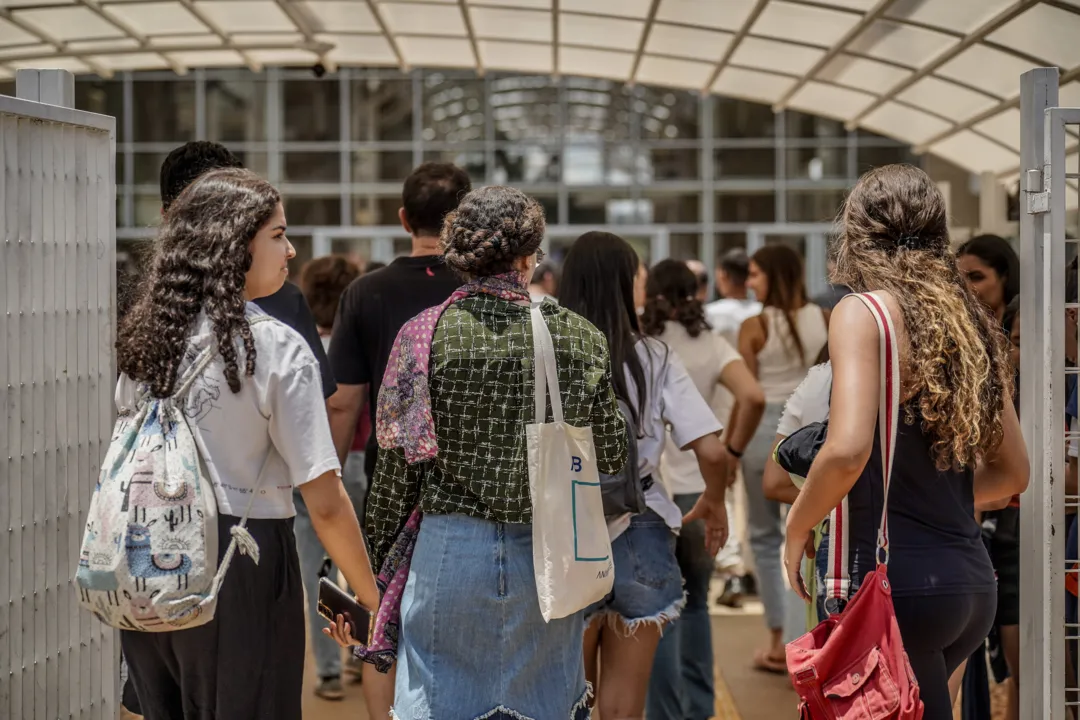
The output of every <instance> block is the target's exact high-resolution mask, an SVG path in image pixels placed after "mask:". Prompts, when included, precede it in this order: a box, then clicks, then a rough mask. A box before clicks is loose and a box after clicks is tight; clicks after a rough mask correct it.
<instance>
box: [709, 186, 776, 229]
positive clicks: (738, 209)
mask: <svg viewBox="0 0 1080 720" xmlns="http://www.w3.org/2000/svg"><path fill="white" fill-rule="evenodd" d="M714 219H715V220H716V222H722V223H761V222H766V223H768V222H774V221H775V220H776V194H775V193H774V192H773V191H772V190H765V191H762V192H750V191H747V192H740V193H724V194H722V195H717V196H716V213H715V218H714Z"/></svg>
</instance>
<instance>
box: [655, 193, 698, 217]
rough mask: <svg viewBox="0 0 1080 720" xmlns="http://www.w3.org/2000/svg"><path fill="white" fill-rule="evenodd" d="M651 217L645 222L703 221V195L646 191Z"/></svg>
mask: <svg viewBox="0 0 1080 720" xmlns="http://www.w3.org/2000/svg"><path fill="white" fill-rule="evenodd" d="M645 202H646V203H647V204H648V206H649V217H648V218H642V219H641V222H643V223H660V224H668V223H698V222H701V196H700V195H698V194H697V193H687V194H678V195H676V194H668V193H658V192H650V193H646V197H645Z"/></svg>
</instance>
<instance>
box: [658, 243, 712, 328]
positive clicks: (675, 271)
mask: <svg viewBox="0 0 1080 720" xmlns="http://www.w3.org/2000/svg"><path fill="white" fill-rule="evenodd" d="M697 287H698V281H697V277H695V275H694V272H693V271H692V270H691V269H690V268H689V267H688V266H687V265H686V263H684V262H682V261H680V260H671V259H668V260H661V261H660V262H659V263H657V264H656V266H655V267H653V269H652V270H650V271H649V279H648V281H647V282H646V283H645V311H644V312H643V313H642V314H641V325H642V330H643V331H644V333H645V334H646V335H661V334H663V332H664V324H665V323H666V322H667V321H668V320H674V321H676V322H678V323H679V324H680V325H682V326H683V327H684V328H686V332H688V333H689V334H690V337H693V338H696V337H697V336H699V335H701V333H702V332H705V331H706V330H708V329H709V323H708V322H707V321H706V320H705V308H704V306H702V304H701V301H700V300H698V299H697V297H696V293H697Z"/></svg>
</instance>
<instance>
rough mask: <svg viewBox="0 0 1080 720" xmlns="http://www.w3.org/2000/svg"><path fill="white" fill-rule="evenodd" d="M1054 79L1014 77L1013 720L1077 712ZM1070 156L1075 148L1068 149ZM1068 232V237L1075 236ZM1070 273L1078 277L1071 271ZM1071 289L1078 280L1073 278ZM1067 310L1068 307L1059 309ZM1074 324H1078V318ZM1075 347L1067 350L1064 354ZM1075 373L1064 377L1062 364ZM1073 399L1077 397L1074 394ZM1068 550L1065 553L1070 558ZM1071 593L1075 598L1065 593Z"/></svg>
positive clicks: (1066, 121)
mask: <svg viewBox="0 0 1080 720" xmlns="http://www.w3.org/2000/svg"><path fill="white" fill-rule="evenodd" d="M1058 82H1059V78H1058V70H1057V69H1056V68H1041V69H1037V70H1032V71H1030V72H1027V73H1025V74H1024V75H1023V76H1022V78H1021V104H1020V109H1021V115H1022V117H1021V156H1020V161H1021V170H1022V173H1021V180H1020V182H1021V211H1022V212H1021V218H1020V277H1021V287H1022V289H1023V292H1022V293H1021V306H1020V327H1021V330H1020V334H1021V366H1020V397H1021V404H1020V421H1021V425H1022V427H1023V431H1024V439H1025V440H1026V442H1027V447H1028V452H1029V453H1030V456H1031V484H1030V486H1029V488H1028V490H1027V492H1026V493H1024V495H1023V497H1022V498H1021V529H1022V533H1021V558H1022V561H1021V564H1020V573H1021V574H1020V580H1021V585H1020V587H1021V588H1022V592H1021V594H1020V622H1021V625H1020V633H1021V649H1020V650H1021V657H1020V660H1021V667H1022V671H1021V681H1020V712H1021V717H1022V718H1024V719H1025V720H1059V719H1063V718H1067V717H1069V716H1070V715H1069V714H1067V713H1068V712H1069V711H1067V709H1066V708H1067V707H1068V708H1070V709H1071V711H1072V712H1075V711H1076V709H1077V708H1078V707H1080V697H1078V696H1077V692H1076V688H1077V686H1078V684H1080V682H1078V681H1080V677H1078V675H1077V663H1076V662H1075V661H1076V660H1077V657H1076V641H1077V627H1078V626H1077V623H1076V622H1075V617H1073V618H1070V619H1069V620H1068V621H1067V618H1066V612H1067V607H1066V605H1067V603H1066V597H1067V590H1066V584H1067V580H1068V581H1071V583H1070V584H1072V585H1073V587H1074V588H1075V582H1076V580H1077V573H1078V572H1080V571H1078V570H1077V569H1076V568H1075V567H1074V566H1075V565H1076V563H1075V562H1073V561H1072V559H1075V558H1076V557H1077V555H1076V554H1075V553H1076V552H1077V550H1078V548H1077V547H1076V540H1075V539H1073V540H1072V543H1071V547H1070V543H1069V538H1070V534H1069V531H1070V526H1071V522H1070V520H1071V519H1072V518H1071V517H1070V516H1074V515H1075V512H1076V508H1077V496H1076V495H1075V494H1073V493H1068V492H1067V491H1066V484H1067V483H1068V477H1067V476H1068V468H1067V464H1066V453H1065V449H1066V442H1065V441H1066V440H1069V441H1071V440H1074V439H1075V438H1073V437H1072V433H1067V428H1066V427H1065V411H1066V402H1067V400H1068V394H1069V390H1068V389H1067V385H1066V374H1068V375H1072V376H1074V378H1075V375H1076V372H1077V370H1076V367H1075V360H1076V349H1075V339H1073V340H1072V342H1071V343H1068V344H1067V343H1066V338H1067V336H1069V335H1071V333H1068V332H1066V325H1067V320H1066V318H1067V317H1068V316H1069V313H1068V312H1067V309H1070V310H1073V311H1074V312H1075V309H1076V308H1077V303H1076V298H1075V297H1072V298H1066V293H1065V287H1066V281H1067V278H1066V275H1067V273H1068V272H1070V269H1069V268H1067V266H1066V258H1067V257H1070V256H1074V255H1075V253H1074V252H1070V251H1069V250H1070V249H1069V248H1067V243H1069V244H1075V242H1076V240H1075V239H1069V240H1067V239H1066V237H1067V235H1066V224H1067V218H1068V215H1067V208H1068V207H1069V206H1074V207H1075V203H1074V202H1069V200H1070V196H1071V199H1072V200H1074V201H1075V200H1076V193H1077V175H1076V173H1075V172H1073V173H1069V172H1068V170H1067V167H1066V157H1067V155H1066V153H1067V143H1072V142H1075V138H1074V137H1073V135H1074V134H1075V132H1076V128H1075V127H1073V128H1070V127H1069V126H1077V125H1080V109H1077V108H1060V107H1057V105H1058ZM1073 152H1075V148H1074V150H1073ZM1075 233H1076V229H1075V228H1073V229H1072V237H1073V238H1075V237H1076V234H1075ZM1071 272H1073V273H1076V270H1075V268H1072V269H1071ZM1073 279H1074V280H1076V277H1074V278H1073ZM1067 299H1068V300H1069V301H1070V302H1069V303H1068V304H1066V300H1067ZM1073 322H1076V321H1075V319H1074V320H1073ZM1070 345H1072V347H1070ZM1067 357H1070V358H1072V361H1073V362H1072V363H1070V364H1072V365H1074V367H1071V368H1069V369H1068V370H1066V358H1067ZM1072 392H1075V390H1073V391H1072ZM1070 551H1071V552H1070ZM1072 592H1073V593H1075V591H1072Z"/></svg>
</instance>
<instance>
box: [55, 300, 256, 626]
mask: <svg viewBox="0 0 1080 720" xmlns="http://www.w3.org/2000/svg"><path fill="white" fill-rule="evenodd" d="M268 319H269V318H268V317H265V316H264V317H256V318H251V319H250V322H251V323H252V324H255V323H258V322H262V321H264V320H268ZM216 352H217V348H216V346H212V347H210V348H208V349H207V350H205V351H204V352H203V353H202V354H200V355H199V356H198V357H197V358H196V359H195V360H194V361H193V362H192V363H191V364H190V365H189V366H188V370H187V371H186V372H184V373H182V375H181V377H180V378H179V379H178V381H177V384H176V390H175V392H174V393H173V394H172V395H171V396H170V397H164V398H156V397H152V396H151V394H150V393H149V392H144V393H143V394H142V396H141V397H140V398H139V399H138V401H137V402H136V403H135V409H134V411H133V412H131V413H128V414H126V415H123V416H121V417H120V418H118V419H117V422H116V425H115V427H114V430H113V438H112V442H111V443H110V445H109V450H108V453H107V454H106V456H105V461H104V462H103V463H102V470H101V475H100V476H99V479H98V484H97V487H96V489H95V490H94V495H93V498H92V499H91V502H90V512H89V516H88V518H87V525H86V533H85V535H84V537H83V545H82V552H81V554H80V558H79V567H78V569H77V571H76V573H75V583H76V585H77V586H78V587H79V601H80V603H81V604H82V605H83V606H84V607H85V608H86V609H87V610H89V611H90V612H92V613H94V614H95V615H96V616H97V617H98V618H99V619H100V620H101V621H102V622H104V623H105V624H107V625H110V626H112V627H115V628H121V629H124V630H139V631H144V632H167V631H171V630H177V629H179V628H187V627H196V626H198V625H202V624H204V623H206V622H209V621H210V620H211V619H213V617H214V610H215V608H216V605H217V599H218V588H219V587H220V586H221V581H222V579H223V578H224V575H225V571H226V570H227V568H228V565H229V563H230V562H231V560H232V558H233V555H234V554H235V553H236V552H237V551H239V552H240V554H242V555H250V556H251V558H252V559H253V560H254V561H255V562H258V558H259V556H258V550H259V549H258V546H257V545H256V544H255V542H254V540H253V539H252V537H251V534H250V533H249V532H248V531H247V529H246V528H245V525H246V523H247V515H248V513H249V512H250V510H251V508H250V506H249V507H248V511H247V512H245V513H244V519H243V521H242V522H241V523H240V524H239V525H237V526H235V527H233V528H232V531H231V535H232V537H231V539H230V545H229V548H228V549H227V551H226V552H225V553H224V557H223V558H222V560H221V562H220V565H219V563H218V529H217V526H218V507H217V498H216V496H215V495H214V488H213V485H212V484H211V481H210V478H209V475H208V474H207V471H206V465H205V462H204V460H203V457H202V454H201V453H202V450H201V448H200V446H199V444H198V442H197V441H196V438H195V435H194V432H193V431H192V428H191V426H190V424H189V421H188V419H187V417H186V416H185V414H184V412H183V410H184V406H185V403H186V402H187V400H188V392H189V391H190V390H191V388H192V386H193V385H194V383H195V381H196V380H197V379H199V378H201V377H202V376H203V375H204V373H205V372H206V369H207V367H208V366H209V363H210V361H211V359H212V358H213V357H214V354H215V353H216ZM257 495H258V493H257V492H255V493H252V497H253V498H254V497H255V496H257Z"/></svg>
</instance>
